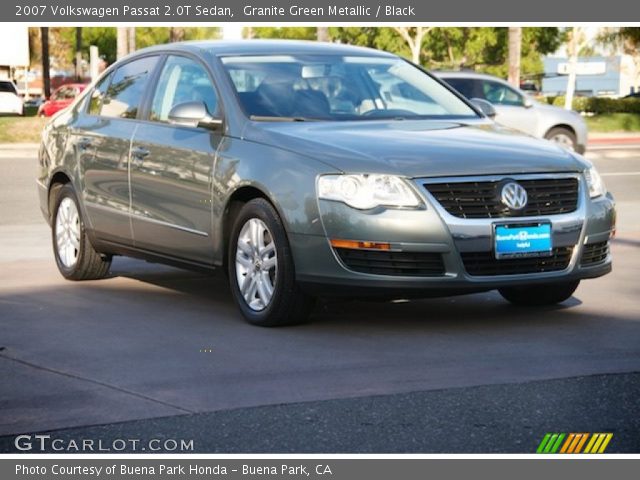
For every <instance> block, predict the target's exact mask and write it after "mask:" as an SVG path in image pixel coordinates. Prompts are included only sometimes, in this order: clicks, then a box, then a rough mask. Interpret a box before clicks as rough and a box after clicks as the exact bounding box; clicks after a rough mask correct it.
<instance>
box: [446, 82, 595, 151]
mask: <svg viewBox="0 0 640 480" xmlns="http://www.w3.org/2000/svg"><path fill="white" fill-rule="evenodd" d="M435 74H436V75H437V76H438V77H440V78H441V79H442V80H444V81H445V82H447V83H448V84H449V85H451V86H452V87H453V88H455V89H456V90H457V91H458V92H460V93H461V94H463V95H464V96H465V97H467V98H468V99H472V98H473V99H476V98H479V99H482V100H486V101H488V102H490V103H491V104H492V105H493V106H494V108H495V110H496V117H495V120H496V122H498V123H499V124H501V125H504V126H505V127H509V128H513V129H515V130H519V131H521V132H524V133H528V134H529V135H533V136H534V137H538V138H546V139H547V140H551V141H552V142H556V143H558V144H560V145H561V146H562V147H564V148H567V149H569V150H573V151H576V152H578V153H584V152H585V149H586V144H587V125H586V123H585V121H584V119H583V118H582V117H581V116H580V114H579V113H577V112H574V111H571V110H565V109H563V108H559V107H554V106H552V105H546V104H544V103H540V102H537V101H536V100H534V99H533V98H531V97H530V96H528V95H527V94H526V93H524V92H523V91H522V90H519V89H517V88H514V87H513V86H511V85H510V84H509V83H507V82H505V81H504V80H502V79H500V78H497V77H493V76H491V75H484V74H481V73H474V72H435Z"/></svg>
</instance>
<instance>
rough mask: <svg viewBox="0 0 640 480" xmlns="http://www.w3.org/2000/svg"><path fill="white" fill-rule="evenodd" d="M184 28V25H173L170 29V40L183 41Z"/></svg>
mask: <svg viewBox="0 0 640 480" xmlns="http://www.w3.org/2000/svg"><path fill="white" fill-rule="evenodd" d="M184 33H185V32H184V28H182V27H171V28H170V29H169V41H170V42H181V41H183V40H184Z"/></svg>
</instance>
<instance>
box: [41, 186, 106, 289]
mask: <svg viewBox="0 0 640 480" xmlns="http://www.w3.org/2000/svg"><path fill="white" fill-rule="evenodd" d="M53 194H54V195H55V203H54V209H53V221H52V224H51V234H52V241H53V252H54V256H55V259H56V264H57V266H58V270H60V273H61V274H62V276H63V277H64V278H66V279H67V280H96V279H99V278H104V277H105V276H106V275H107V274H108V273H109V267H110V266H111V257H106V256H102V255H100V254H99V253H98V252H96V250H95V249H94V248H93V245H91V241H90V240H89V237H88V236H87V233H86V231H85V225H84V221H83V219H82V214H81V213H80V208H79V205H78V199H77V197H76V194H75V192H74V191H73V188H72V187H71V186H70V185H69V184H66V185H63V186H62V187H60V188H58V189H56V190H54V192H53Z"/></svg>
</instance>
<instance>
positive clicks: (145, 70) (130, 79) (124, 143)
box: [75, 56, 158, 244]
mask: <svg viewBox="0 0 640 480" xmlns="http://www.w3.org/2000/svg"><path fill="white" fill-rule="evenodd" d="M157 62H158V56H149V57H142V58H138V59H135V60H132V61H130V62H128V63H125V64H123V65H121V66H119V67H118V68H117V69H116V70H115V72H113V74H112V75H109V76H108V78H107V79H105V81H103V82H102V83H101V84H99V85H98V86H97V87H96V89H95V90H94V91H93V92H92V98H91V99H90V102H89V109H88V112H87V119H85V120H84V121H82V123H81V124H79V126H78V130H79V131H78V132H77V133H76V135H75V138H76V140H75V141H76V142H77V151H78V152H79V153H78V155H79V158H80V162H79V163H80V170H81V178H82V179H83V197H84V204H85V206H86V210H87V215H88V217H89V219H90V222H91V225H92V228H93V230H94V231H95V232H96V234H97V235H98V236H99V237H100V238H102V239H104V240H108V241H112V242H116V243H124V244H131V243H132V240H133V236H132V231H131V225H130V220H129V216H130V197H129V195H130V191H129V149H130V146H131V138H132V136H133V132H134V131H135V128H136V126H137V125H138V122H137V117H138V113H139V110H140V106H141V105H142V101H143V98H144V97H145V93H146V92H147V88H148V85H149V81H150V78H151V75H152V73H153V69H154V67H155V65H156V63H157Z"/></svg>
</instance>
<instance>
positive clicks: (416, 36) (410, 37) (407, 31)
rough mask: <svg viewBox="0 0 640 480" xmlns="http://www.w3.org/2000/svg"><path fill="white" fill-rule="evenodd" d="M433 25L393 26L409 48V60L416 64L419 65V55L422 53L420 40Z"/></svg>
mask: <svg viewBox="0 0 640 480" xmlns="http://www.w3.org/2000/svg"><path fill="white" fill-rule="evenodd" d="M434 28H435V27H393V29H394V30H395V31H396V33H398V35H400V36H401V37H402V38H403V39H404V41H405V42H407V45H408V46H409V50H411V61H412V62H413V63H415V64H416V65H420V56H421V53H422V40H423V39H424V36H425V35H426V34H427V33H429V32H430V31H431V30H433V29H434Z"/></svg>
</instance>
